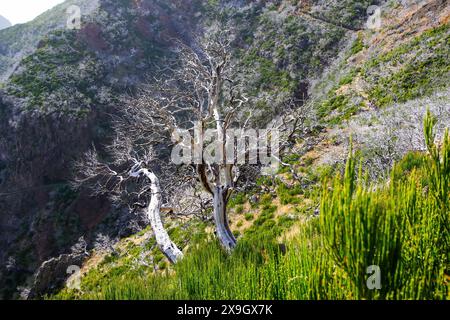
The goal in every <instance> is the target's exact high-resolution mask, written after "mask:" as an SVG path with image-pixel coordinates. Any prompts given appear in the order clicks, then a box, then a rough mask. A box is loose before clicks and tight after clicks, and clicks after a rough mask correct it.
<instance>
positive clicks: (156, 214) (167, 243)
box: [140, 169, 183, 263]
mask: <svg viewBox="0 0 450 320" xmlns="http://www.w3.org/2000/svg"><path fill="white" fill-rule="evenodd" d="M140 173H142V174H144V175H145V176H146V177H147V178H148V179H149V180H150V182H151V192H152V198H151V200H150V204H149V205H148V207H147V216H148V218H149V220H150V226H151V227H152V230H153V233H154V234H155V238H156V243H157V244H158V247H159V248H160V250H161V251H162V253H164V255H165V256H166V257H167V258H168V259H169V260H170V262H171V263H176V262H177V261H179V260H181V259H182V258H183V252H181V250H180V249H178V247H177V245H176V244H175V243H173V242H172V240H170V237H169V234H168V233H167V231H166V229H164V225H163V223H162V221H161V188H160V185H159V179H158V177H157V176H156V175H155V174H154V173H153V172H150V171H148V170H147V169H141V170H140Z"/></svg>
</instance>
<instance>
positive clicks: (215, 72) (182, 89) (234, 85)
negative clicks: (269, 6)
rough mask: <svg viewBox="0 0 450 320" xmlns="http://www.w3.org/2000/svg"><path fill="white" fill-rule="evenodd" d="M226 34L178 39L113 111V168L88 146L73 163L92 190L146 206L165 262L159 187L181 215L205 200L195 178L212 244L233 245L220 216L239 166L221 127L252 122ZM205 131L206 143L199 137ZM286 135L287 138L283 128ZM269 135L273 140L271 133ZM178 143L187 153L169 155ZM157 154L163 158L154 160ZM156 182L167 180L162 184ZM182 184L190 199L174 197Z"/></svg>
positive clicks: (167, 245) (169, 249)
mask: <svg viewBox="0 0 450 320" xmlns="http://www.w3.org/2000/svg"><path fill="white" fill-rule="evenodd" d="M229 35H230V33H229V32H227V31H222V32H219V31H217V30H216V31H215V32H212V33H209V35H208V37H207V38H205V40H198V41H197V43H196V44H195V45H194V46H187V45H185V44H182V43H179V44H178V47H177V50H176V56H177V59H176V61H175V62H172V63H167V67H166V68H165V69H164V70H162V72H161V75H160V76H159V77H157V78H155V79H153V80H152V83H151V84H150V85H149V86H148V87H146V88H145V89H143V90H142V91H141V92H140V94H139V95H138V96H137V97H136V98H133V99H131V100H130V101H128V102H127V103H126V104H125V106H124V107H123V108H121V111H120V113H119V115H118V116H115V119H114V129H115V131H116V134H117V137H116V139H115V140H114V143H113V144H112V145H111V146H109V147H108V150H107V151H108V154H109V155H110V157H111V158H112V162H111V161H110V162H111V163H112V164H113V165H114V168H112V167H111V165H110V164H105V163H104V162H101V161H100V160H99V159H98V155H97V153H96V152H94V151H92V152H91V153H89V154H88V155H87V157H86V159H85V161H84V162H83V163H82V164H80V165H79V170H78V171H79V172H81V173H82V177H81V178H79V179H78V184H83V183H85V182H86V180H89V181H91V182H92V179H94V181H96V182H95V184H94V185H95V186H96V187H97V188H94V190H95V189H96V190H97V191H99V192H106V190H109V191H108V192H110V193H111V191H113V192H112V193H111V194H113V195H115V196H114V197H116V199H115V200H121V198H125V199H127V201H129V199H130V197H131V198H134V199H135V200H136V201H134V206H140V207H143V208H146V210H147V214H148V217H149V219H150V222H151V225H152V229H153V231H154V232H155V235H156V238H157V242H158V244H159V246H160V248H161V250H162V251H163V252H164V254H165V255H166V256H167V257H169V259H170V260H171V261H173V262H176V261H177V260H178V259H179V258H180V257H181V256H182V253H181V251H180V250H179V249H178V248H177V247H176V246H175V244H174V243H173V242H172V241H171V240H170V238H169V236H168V234H167V232H166V231H165V230H164V227H163V225H162V222H161V218H160V213H161V212H160V209H161V204H162V200H161V197H162V195H164V194H165V198H166V199H170V200H171V206H178V207H180V206H184V208H187V210H186V211H187V212H188V214H191V213H192V212H189V211H194V210H198V209H200V210H202V209H204V207H205V204H206V205H207V203H208V202H207V201H206V202H205V200H204V198H203V199H201V198H202V197H201V196H199V195H198V193H197V189H196V186H195V184H196V183H199V184H200V185H201V186H202V187H203V189H204V194H208V195H209V197H210V200H211V203H212V207H213V221H214V223H215V228H216V235H217V238H218V239H219V241H220V243H221V244H222V246H223V247H224V248H225V249H226V250H229V251H230V250H232V249H233V248H234V247H235V246H236V238H235V237H234V235H233V233H232V232H231V230H230V227H229V223H228V217H227V204H228V201H229V199H230V197H231V195H232V193H233V192H234V191H235V190H236V188H237V187H238V185H239V183H240V178H241V172H243V171H245V170H240V169H245V168H242V164H241V163H238V161H236V156H237V155H236V153H237V152H238V150H237V144H238V143H237V142H235V140H234V138H235V137H234V136H229V134H228V129H230V128H235V129H236V128H237V129H239V130H241V131H242V132H244V131H245V130H247V129H248V128H249V127H251V126H252V125H254V124H253V123H252V119H253V111H254V110H255V108H256V107H255V106H256V104H254V105H253V107H251V106H249V104H250V103H249V100H248V99H247V98H246V97H245V96H244V94H243V91H244V86H243V85H242V83H241V82H240V81H242V80H240V79H242V77H241V76H240V72H241V71H240V70H239V69H238V67H237V64H235V63H234V61H233V59H232V55H231V42H232V39H231V37H230V36H229ZM291 120H292V119H291ZM288 122H291V121H290V120H289V121H288ZM273 123H274V124H273V126H272V127H273V128H274V127H276V126H278V127H280V126H283V125H286V123H284V121H281V120H280V121H278V122H277V121H274V122H273ZM297 124H298V121H295V119H294V124H292V123H290V124H289V126H291V127H296V126H297ZM211 131H212V132H213V137H212V138H213V139H214V141H213V142H209V141H208V140H207V139H204V138H205V136H207V135H208V132H211ZM266 135H267V134H266ZM269 135H270V134H269ZM186 136H187V137H186ZM287 136H288V137H289V138H292V135H291V134H288V135H287ZM192 137H193V138H192ZM210 138H211V137H210ZM266 138H267V137H266ZM270 139H272V141H273V139H274V137H273V136H272V137H271V138H270ZM170 143H172V145H170ZM258 145H259V144H258ZM170 147H172V148H170ZM177 147H178V149H177ZM180 147H181V149H183V148H184V150H186V149H187V150H188V154H187V156H186V155H185V154H183V157H182V159H179V158H177V159H174V155H175V156H176V155H177V152H175V150H180ZM253 147H254V148H255V146H253ZM256 148H258V147H256ZM170 149H172V152H171V154H170V155H169V153H170V152H168V150H170ZM208 150H209V151H211V150H213V152H212V153H214V156H212V157H207V156H206V155H207V154H208V152H207V151H208ZM248 151H249V150H247V151H246V153H249V152H248ZM253 151H254V150H253ZM272 151H274V147H272ZM212 153H211V152H210V153H209V154H212ZM266 153H267V152H266ZM178 155H179V154H178ZM259 155H261V153H259ZM241 156H242V155H241ZM246 156H247V155H246ZM169 157H170V159H169ZM161 159H164V160H163V161H159V162H158V161H157V160H161ZM230 159H232V160H231V161H230ZM86 168H88V169H86ZM120 168H122V171H120ZM119 172H122V173H119ZM156 172H158V173H156ZM253 172H254V171H253ZM157 175H158V176H159V177H160V180H159V179H158V177H157ZM99 177H101V178H99ZM95 179H97V180H95ZM160 181H163V183H164V184H165V185H166V186H170V187H168V189H167V190H162V189H161V187H160ZM188 189H189V190H194V192H193V194H194V195H197V197H195V198H196V199H197V202H196V204H195V205H193V204H192V203H191V204H187V205H180V199H181V198H183V196H184V195H185V191H186V190H188ZM180 195H181V196H180ZM146 196H150V201H149V202H145V201H144V202H143V203H140V201H141V199H142V198H145V197H146ZM199 199H200V200H199ZM175 201H177V202H178V203H174V202H175ZM181 211H183V210H179V212H181ZM197 212H198V211H197Z"/></svg>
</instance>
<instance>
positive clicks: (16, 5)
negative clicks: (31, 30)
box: [0, 0, 64, 24]
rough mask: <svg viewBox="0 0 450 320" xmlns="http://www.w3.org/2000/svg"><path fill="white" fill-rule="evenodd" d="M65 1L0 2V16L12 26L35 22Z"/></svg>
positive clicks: (27, 0)
mask: <svg viewBox="0 0 450 320" xmlns="http://www.w3.org/2000/svg"><path fill="white" fill-rule="evenodd" d="M62 2H64V0H0V15H2V16H4V17H5V18H6V19H8V20H9V21H11V23H12V24H16V23H24V22H28V21H31V20H33V19H34V18H36V17H37V16H38V15H40V14H41V13H43V12H45V11H47V10H48V9H51V8H53V7H54V6H56V5H57V4H60V3H62Z"/></svg>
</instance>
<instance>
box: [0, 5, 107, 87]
mask: <svg viewBox="0 0 450 320" xmlns="http://www.w3.org/2000/svg"><path fill="white" fill-rule="evenodd" d="M72 5H77V6H79V7H80V9H81V15H82V16H87V15H90V14H91V13H92V12H93V11H94V10H95V9H96V8H98V5H99V0H67V1H65V2H63V3H61V4H59V5H57V6H55V7H54V8H52V9H50V10H47V11H46V12H44V13H42V14H41V15H39V16H38V17H37V18H35V19H34V20H33V21H30V22H28V23H24V24H17V25H14V26H11V24H9V26H11V27H9V26H7V27H9V28H7V27H4V28H2V19H1V16H0V83H2V82H3V81H5V80H6V79H7V78H8V77H9V76H10V75H11V73H12V72H13V71H14V69H15V67H16V66H17V64H18V63H19V62H20V60H22V58H23V57H25V56H27V55H29V54H31V53H32V52H33V51H34V50H35V49H36V46H37V44H38V42H39V41H40V40H41V39H42V38H43V37H44V36H45V35H46V34H48V33H49V32H52V31H54V30H58V29H63V28H65V26H66V22H67V19H68V14H67V12H66V11H67V8H69V7H70V6H72ZM5 28H7V29H5ZM2 29H4V30H2Z"/></svg>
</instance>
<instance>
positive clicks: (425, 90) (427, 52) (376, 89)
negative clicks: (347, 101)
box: [363, 24, 450, 107]
mask: <svg viewBox="0 0 450 320" xmlns="http://www.w3.org/2000/svg"><path fill="white" fill-rule="evenodd" d="M449 41H450V24H446V25H443V26H441V27H438V28H435V29H432V30H429V31H427V32H424V33H423V34H422V35H420V36H418V37H416V38H415V39H413V40H412V41H410V42H409V43H406V44H404V45H401V46H399V47H397V48H395V49H394V50H392V51H391V52H388V53H385V54H382V55H380V56H378V57H376V58H374V59H372V60H370V61H369V62H367V64H366V65H365V67H364V71H363V76H364V77H365V79H366V81H367V82H369V83H371V85H372V88H371V90H370V91H369V97H370V99H371V100H372V101H374V102H375V103H376V104H377V105H378V106H380V107H383V106H386V105H389V104H392V103H401V102H406V101H409V100H412V99H415V98H418V97H421V96H426V95H429V94H432V93H433V92H435V91H436V90H437V89H439V88H442V87H445V86H447V85H448V83H449V80H450V60H449V59H448V55H449V45H448V44H449ZM383 70H389V71H391V72H386V71H384V72H382V71H383ZM380 74H381V75H382V76H380Z"/></svg>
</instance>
